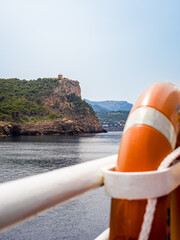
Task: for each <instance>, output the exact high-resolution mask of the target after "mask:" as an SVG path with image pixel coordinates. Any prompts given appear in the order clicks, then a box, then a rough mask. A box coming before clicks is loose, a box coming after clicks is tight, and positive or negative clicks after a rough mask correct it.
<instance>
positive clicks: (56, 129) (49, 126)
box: [0, 120, 106, 137]
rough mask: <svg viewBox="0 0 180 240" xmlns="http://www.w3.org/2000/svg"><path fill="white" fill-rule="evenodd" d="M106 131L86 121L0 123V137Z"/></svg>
mask: <svg viewBox="0 0 180 240" xmlns="http://www.w3.org/2000/svg"><path fill="white" fill-rule="evenodd" d="M101 132H106V130H104V129H103V128H102V127H101V126H100V125H99V124H97V123H96V124H94V125H93V123H92V121H91V122H90V124H89V123H88V121H85V120H83V121H79V120H78V121H76V120H57V121H43V122H37V123H0V137H3V136H19V135H26V136H36V135H79V134H84V133H101Z"/></svg>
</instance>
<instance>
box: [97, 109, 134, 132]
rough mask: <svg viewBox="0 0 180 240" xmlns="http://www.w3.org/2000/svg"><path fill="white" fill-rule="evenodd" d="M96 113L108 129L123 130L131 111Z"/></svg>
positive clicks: (103, 125)
mask: <svg viewBox="0 0 180 240" xmlns="http://www.w3.org/2000/svg"><path fill="white" fill-rule="evenodd" d="M96 115H97V116H98V118H99V122H100V124H101V126H102V127H103V128H104V129H105V130H106V131H123V129H124V125H125V123H126V120H127V117H128V115H129V111H113V112H107V111H99V112H96Z"/></svg>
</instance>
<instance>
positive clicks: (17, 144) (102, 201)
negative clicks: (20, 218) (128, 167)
mask: <svg viewBox="0 0 180 240" xmlns="http://www.w3.org/2000/svg"><path fill="white" fill-rule="evenodd" d="M121 136H122V132H108V133H100V134H85V135H81V136H17V137H3V138H0V166H1V167H0V182H1V183H2V182H6V181H11V180H14V179H19V178H22V177H26V176H30V175H34V174H38V173H43V172H48V171H52V170H54V169H58V168H63V167H67V166H71V165H74V164H78V163H82V162H86V161H91V160H94V159H98V158H101V157H105V156H110V155H113V154H117V153H118V149H119V143H120V139H121ZM109 213H110V198H109V197H108V196H106V195H105V193H104V188H103V187H101V188H99V189H96V190H93V191H91V192H88V193H86V194H84V195H82V196H80V197H78V198H76V199H73V200H71V201H70V202H66V203H64V204H63V205H61V206H57V207H55V208H53V209H51V210H48V211H47V212H44V213H42V214H39V215H38V216H37V217H35V218H32V219H29V220H28V221H26V222H24V223H22V224H20V225H17V226H15V227H13V228H11V229H9V230H7V231H5V232H3V233H1V234H0V240H15V239H17V240H41V239H43V240H51V239H54V240H55V239H68V240H73V239H74V240H92V239H94V238H96V237H97V236H98V235H99V234H100V233H101V232H103V231H104V230H105V229H106V228H107V227H108V226H109ZM1 217H2V216H0V218H1Z"/></svg>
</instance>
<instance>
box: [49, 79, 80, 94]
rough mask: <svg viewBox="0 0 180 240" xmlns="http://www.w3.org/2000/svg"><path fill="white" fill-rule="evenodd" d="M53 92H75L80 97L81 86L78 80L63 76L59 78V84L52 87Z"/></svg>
mask: <svg viewBox="0 0 180 240" xmlns="http://www.w3.org/2000/svg"><path fill="white" fill-rule="evenodd" d="M54 93H55V94H57V95H59V96H63V95H70V94H75V95H76V96H78V97H81V88H80V85H79V82H78V81H73V80H69V79H68V78H63V79H59V86H58V87H57V88H55V89H54Z"/></svg>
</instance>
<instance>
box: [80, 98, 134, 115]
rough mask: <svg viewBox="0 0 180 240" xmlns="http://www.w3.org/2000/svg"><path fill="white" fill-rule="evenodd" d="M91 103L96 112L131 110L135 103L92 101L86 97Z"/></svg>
mask: <svg viewBox="0 0 180 240" xmlns="http://www.w3.org/2000/svg"><path fill="white" fill-rule="evenodd" d="M84 100H85V101H86V102H87V103H88V104H89V105H91V106H92V108H93V110H94V111H95V112H99V111H105V112H112V111H130V110H131V108H132V106H133V104H132V103H128V102H127V101H90V100H87V99H84Z"/></svg>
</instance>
